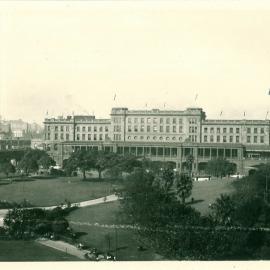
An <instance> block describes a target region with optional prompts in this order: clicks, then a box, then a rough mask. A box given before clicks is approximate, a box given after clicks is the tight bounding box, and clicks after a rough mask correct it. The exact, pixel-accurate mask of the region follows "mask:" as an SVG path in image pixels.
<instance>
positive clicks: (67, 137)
mask: <svg viewBox="0 0 270 270" xmlns="http://www.w3.org/2000/svg"><path fill="white" fill-rule="evenodd" d="M66 140H67V141H69V134H68V133H66Z"/></svg>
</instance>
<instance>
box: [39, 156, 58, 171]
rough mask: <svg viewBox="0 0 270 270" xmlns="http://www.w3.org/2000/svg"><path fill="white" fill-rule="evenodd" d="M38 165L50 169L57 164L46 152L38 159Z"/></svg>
mask: <svg viewBox="0 0 270 270" xmlns="http://www.w3.org/2000/svg"><path fill="white" fill-rule="evenodd" d="M38 165H40V166H42V167H43V168H44V169H49V168H50V166H54V165H55V161H54V160H53V159H52V158H51V157H50V156H49V155H48V154H47V153H44V155H42V156H41V158H40V159H39V160H38Z"/></svg>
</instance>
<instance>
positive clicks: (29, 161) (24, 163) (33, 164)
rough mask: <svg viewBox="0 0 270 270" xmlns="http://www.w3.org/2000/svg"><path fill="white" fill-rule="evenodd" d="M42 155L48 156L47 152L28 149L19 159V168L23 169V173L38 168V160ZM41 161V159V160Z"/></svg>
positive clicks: (34, 170)
mask: <svg viewBox="0 0 270 270" xmlns="http://www.w3.org/2000/svg"><path fill="white" fill-rule="evenodd" d="M44 156H48V154H47V153H46V152H45V151H43V150H39V149H34V150H33V149H29V150H27V152H26V153H25V154H24V156H23V158H22V159H21V160H20V162H19V168H21V169H23V170H24V171H25V173H29V172H36V171H37V170H38V169H39V160H41V159H43V157H44ZM47 160H48V159H47ZM43 161H44V160H43ZM43 161H42V160H41V162H43Z"/></svg>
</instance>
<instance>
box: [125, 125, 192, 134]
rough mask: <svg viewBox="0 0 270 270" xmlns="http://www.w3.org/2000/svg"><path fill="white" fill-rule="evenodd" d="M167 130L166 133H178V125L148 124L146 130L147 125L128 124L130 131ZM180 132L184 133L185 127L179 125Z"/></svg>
mask: <svg viewBox="0 0 270 270" xmlns="http://www.w3.org/2000/svg"><path fill="white" fill-rule="evenodd" d="M145 131H146V132H158V131H159V132H166V133H170V132H173V133H176V132H177V127H176V126H172V128H171V127H170V126H159V128H158V126H156V125H154V126H153V127H152V128H151V126H146V130H145V126H144V125H141V126H140V127H139V126H137V125H135V126H133V127H132V126H128V132H145ZM196 131H197V129H196ZM178 132H179V133H183V127H182V126H179V127H178Z"/></svg>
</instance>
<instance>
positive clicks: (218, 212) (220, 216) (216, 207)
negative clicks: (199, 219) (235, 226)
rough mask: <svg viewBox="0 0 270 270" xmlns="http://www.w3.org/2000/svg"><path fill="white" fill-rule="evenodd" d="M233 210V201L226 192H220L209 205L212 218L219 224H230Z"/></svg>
mask: <svg viewBox="0 0 270 270" xmlns="http://www.w3.org/2000/svg"><path fill="white" fill-rule="evenodd" d="M234 212H235V202H234V201H233V200H232V199H231V197H230V196H229V195H227V194H221V195H220V197H219V198H217V199H216V201H215V203H213V204H212V205H211V214H212V218H213V220H214V222H216V223H217V224H220V225H231V223H232V222H233V214H234Z"/></svg>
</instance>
